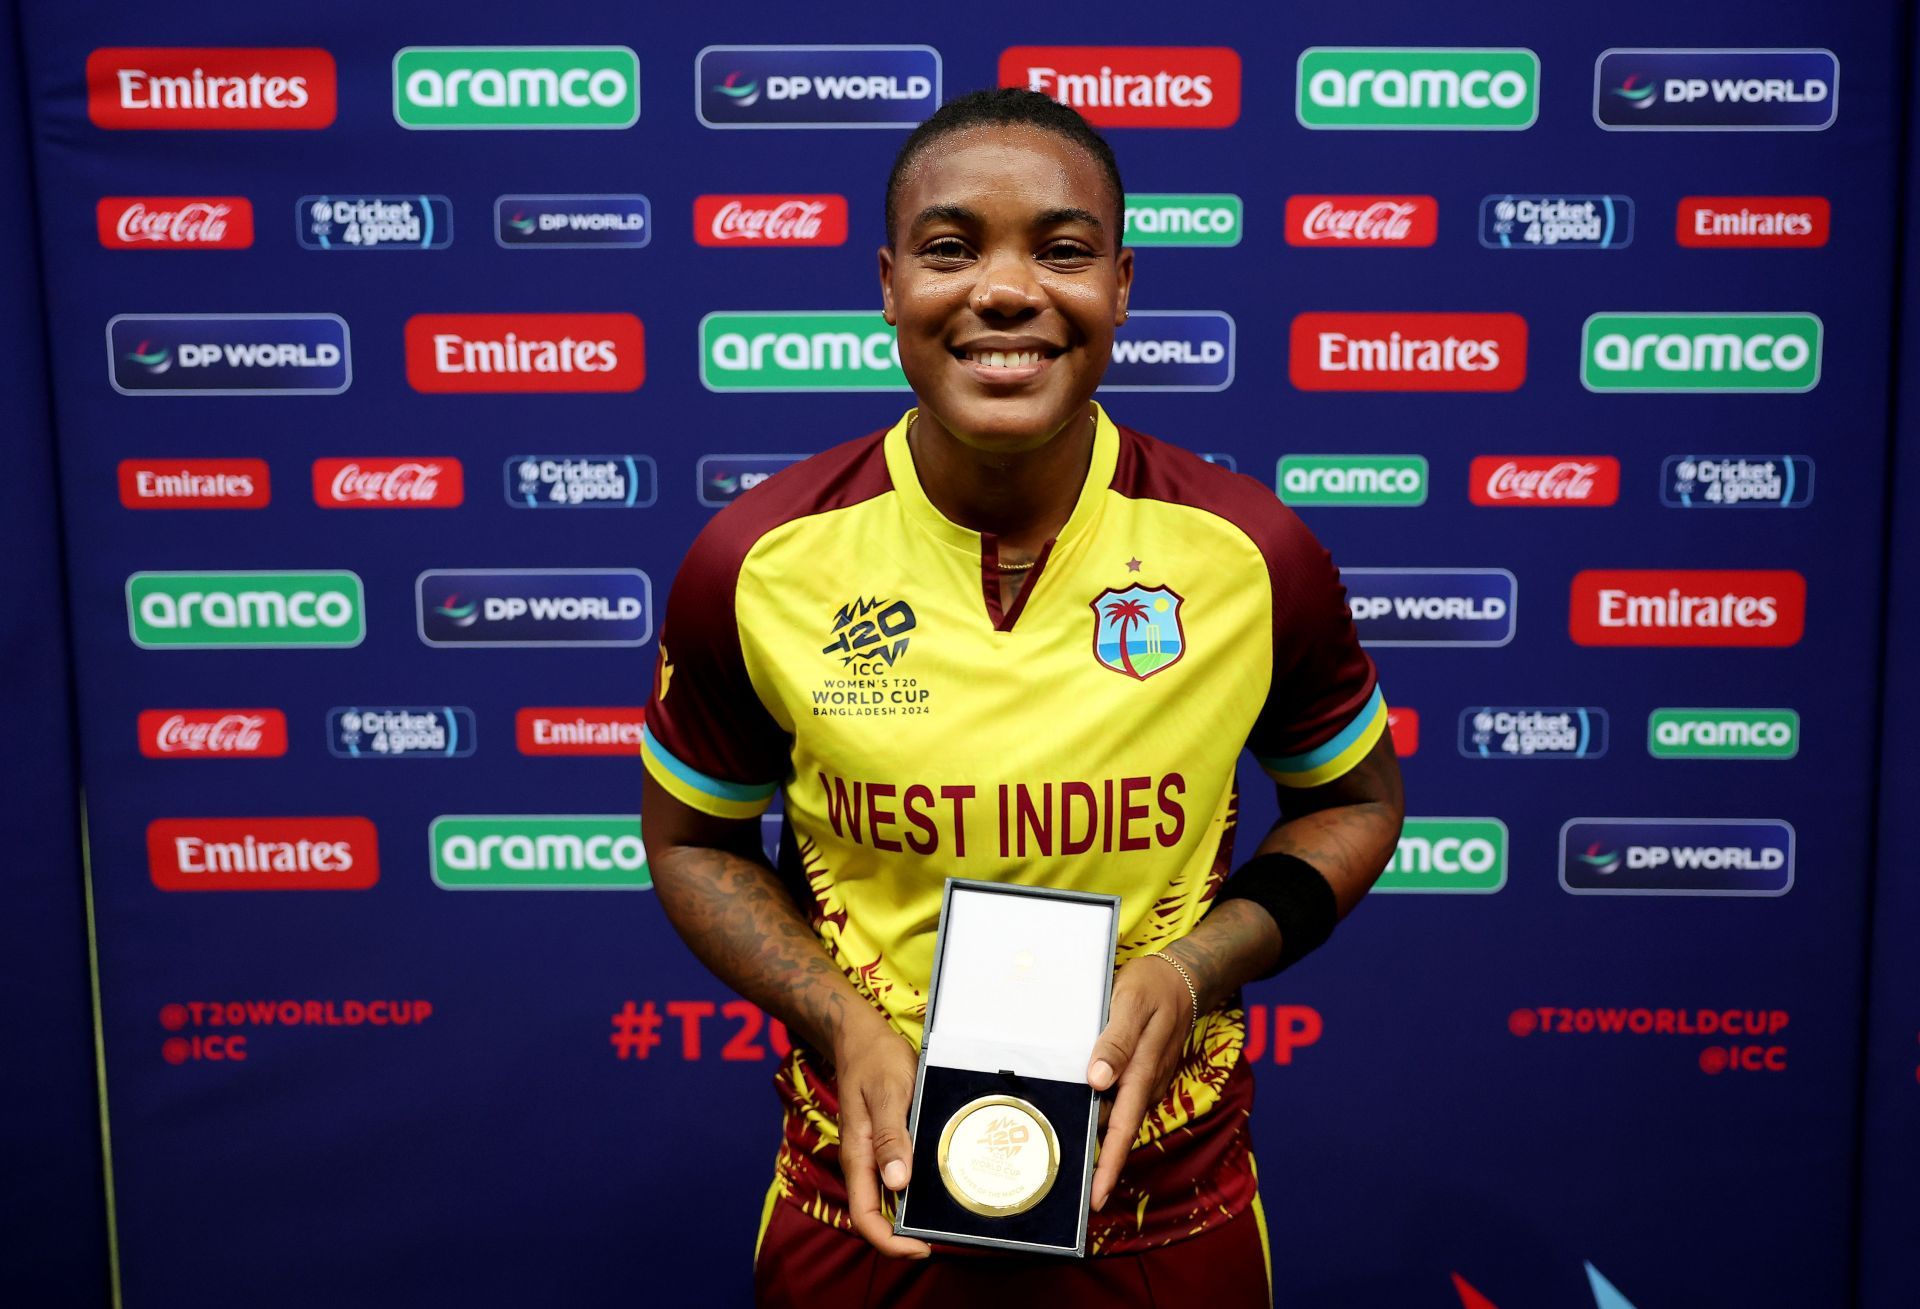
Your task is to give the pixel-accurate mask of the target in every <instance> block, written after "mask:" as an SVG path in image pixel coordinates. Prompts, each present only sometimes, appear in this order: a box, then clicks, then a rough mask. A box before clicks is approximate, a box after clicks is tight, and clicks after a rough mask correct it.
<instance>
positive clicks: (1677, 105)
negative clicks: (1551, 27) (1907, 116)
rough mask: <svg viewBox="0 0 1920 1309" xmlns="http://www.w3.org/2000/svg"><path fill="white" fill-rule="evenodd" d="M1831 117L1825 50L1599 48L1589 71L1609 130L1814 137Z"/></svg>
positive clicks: (1835, 86)
mask: <svg viewBox="0 0 1920 1309" xmlns="http://www.w3.org/2000/svg"><path fill="white" fill-rule="evenodd" d="M1839 112H1840V60H1839V59H1838V58H1837V57H1836V56H1835V55H1834V53H1833V51H1831V50H1607V51H1603V52H1602V53H1601V55H1600V57H1599V58H1598V59H1597V60H1595V61H1594V66H1593V120H1594V122H1596V123H1597V124H1599V125H1600V126H1601V127H1603V128H1605V129H1606V130H1607V131H1609V132H1633V131H1653V132H1819V131H1823V130H1825V129H1826V128H1828V127H1831V126H1833V120H1834V118H1835V117H1836V116H1837V115H1838V114H1839Z"/></svg>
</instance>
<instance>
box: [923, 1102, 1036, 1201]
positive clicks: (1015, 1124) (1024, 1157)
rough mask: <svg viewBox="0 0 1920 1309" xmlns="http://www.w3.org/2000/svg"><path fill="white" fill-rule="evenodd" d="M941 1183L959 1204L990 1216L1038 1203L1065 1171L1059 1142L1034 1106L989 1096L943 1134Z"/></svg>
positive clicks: (959, 1115)
mask: <svg viewBox="0 0 1920 1309" xmlns="http://www.w3.org/2000/svg"><path fill="white" fill-rule="evenodd" d="M939 1162H940V1180H941V1181H942V1182H943V1183H945V1185H946V1188H947V1194H949V1195H951V1196H952V1197H953V1199H954V1202H955V1203H956V1204H958V1205H959V1206H960V1207H961V1208H963V1209H966V1210H967V1211H969V1212H970V1213H976V1214H980V1215H981V1216H982V1217H986V1218H1007V1217H1011V1216H1012V1215H1014V1214H1022V1213H1025V1212H1026V1211H1027V1210H1029V1209H1031V1208H1033V1207H1034V1206H1035V1205H1037V1204H1039V1203H1040V1202H1041V1201H1042V1200H1044V1199H1045V1198H1046V1196H1047V1192H1049V1191H1051V1190H1052V1189H1053V1182H1054V1178H1055V1177H1057V1176H1058V1175H1059V1172H1060V1141H1059V1139H1058V1138H1057V1137H1056V1136H1054V1134H1053V1124H1052V1123H1050V1122H1048V1121H1047V1116H1046V1115H1045V1114H1043V1113H1041V1112H1040V1110H1039V1109H1038V1108H1036V1107H1035V1106H1034V1105H1032V1104H1029V1103H1028V1102H1027V1101H1025V1100H1022V1099H1019V1098H1018V1097H1016V1096H1011V1095H986V1096H981V1097H980V1098H979V1099H978V1100H972V1101H969V1102H968V1103H966V1104H964V1105H962V1106H961V1107H960V1109H959V1110H958V1112H956V1113H955V1114H954V1115H953V1117H951V1118H949V1119H948V1120H947V1125H946V1127H945V1128H944V1129H943V1130H942V1131H941V1133H940V1150H939Z"/></svg>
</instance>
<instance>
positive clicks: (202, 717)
mask: <svg viewBox="0 0 1920 1309" xmlns="http://www.w3.org/2000/svg"><path fill="white" fill-rule="evenodd" d="M139 728H140V753H141V754H143V755H145V756H146V757H147V758H149V759H175V758H198V759H205V758H241V757H250V758H261V759H268V758H277V757H278V756H280V755H283V754H285V753H286V752H287V720H286V715H284V714H283V713H281V712H280V711H279V710H278V709H147V710H144V711H142V712H141V714H140V723H139Z"/></svg>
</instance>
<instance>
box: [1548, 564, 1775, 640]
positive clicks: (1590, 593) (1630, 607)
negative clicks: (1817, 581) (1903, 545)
mask: <svg viewBox="0 0 1920 1309" xmlns="http://www.w3.org/2000/svg"><path fill="white" fill-rule="evenodd" d="M1569 609H1570V618H1569V622H1568V632H1569V635H1571V636H1572V637H1573V641H1574V644H1575V645H1605V646H1788V645H1795V644H1797V643H1798V642H1799V640H1800V637H1801V634H1802V632H1803V631H1804V630H1805V628H1806V618H1807V579H1806V578H1805V577H1803V576H1801V575H1800V574H1799V573H1796V572H1790V571H1787V570H1784V569H1774V570H1763V569H1754V570H1737V569H1727V570H1711V569H1685V568H1672V569H1666V568H1654V569H1588V570H1586V571H1584V572H1580V573H1575V574H1574V577H1573V586H1572V598H1571V601H1570V603H1569Z"/></svg>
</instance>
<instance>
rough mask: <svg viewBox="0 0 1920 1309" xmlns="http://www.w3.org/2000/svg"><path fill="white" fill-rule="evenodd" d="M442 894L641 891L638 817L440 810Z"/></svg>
mask: <svg viewBox="0 0 1920 1309" xmlns="http://www.w3.org/2000/svg"><path fill="white" fill-rule="evenodd" d="M427 840H428V843H429V845H430V846H431V847H432V857H433V883H434V885H435V886H438V887H439V888H440V889H441V890H443V891H567V890H575V891H644V890H646V889H647V888H648V887H650V886H652V885H653V879H652V877H651V876H649V874H648V872H647V848H646V846H645V845H643V844H642V843H641V840H640V815H639V814H443V815H441V816H440V817H438V818H436V819H434V820H433V825H432V827H431V828H430V829H429V831H428V836H427Z"/></svg>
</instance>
